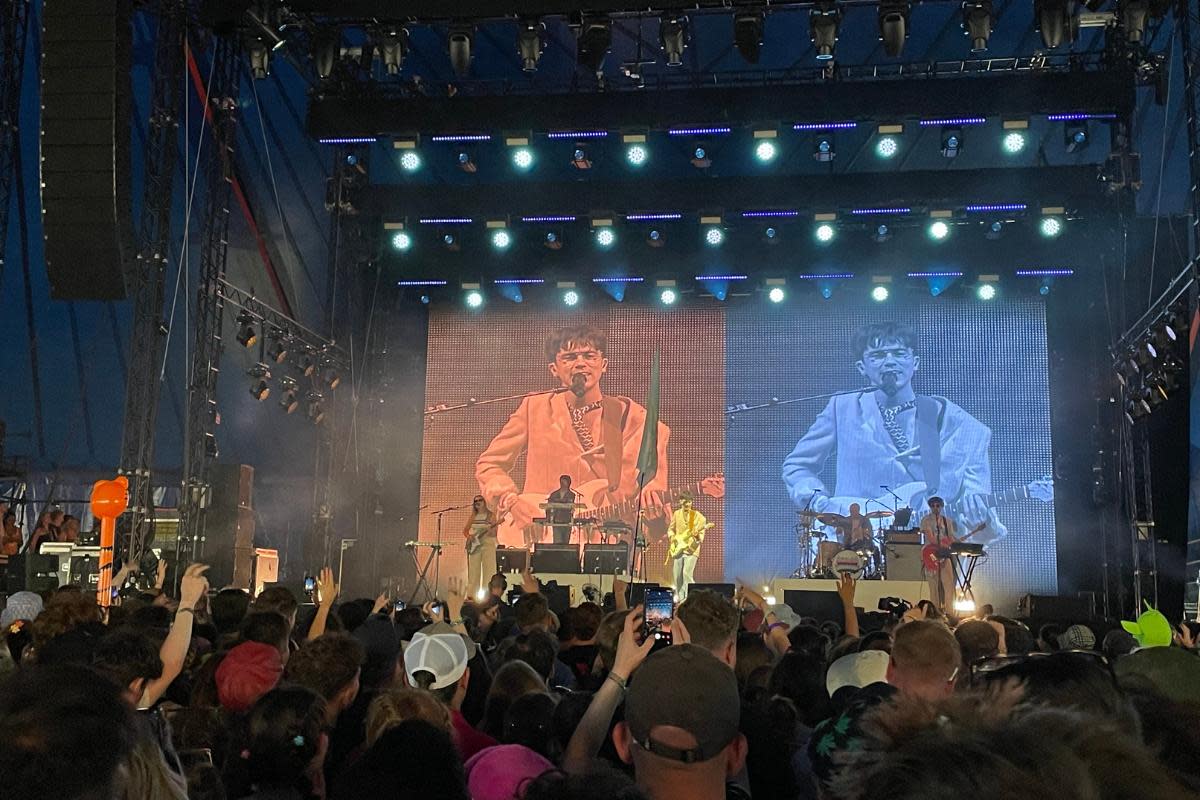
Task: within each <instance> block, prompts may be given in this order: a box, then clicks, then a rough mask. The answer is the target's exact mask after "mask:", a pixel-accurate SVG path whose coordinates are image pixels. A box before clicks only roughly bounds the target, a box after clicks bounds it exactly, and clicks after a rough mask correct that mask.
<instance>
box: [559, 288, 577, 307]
mask: <svg viewBox="0 0 1200 800" xmlns="http://www.w3.org/2000/svg"><path fill="white" fill-rule="evenodd" d="M562 301H563V305H565V306H577V305H579V292H577V291H575V290H574V289H568V290H567V291H565V292H563V296H562Z"/></svg>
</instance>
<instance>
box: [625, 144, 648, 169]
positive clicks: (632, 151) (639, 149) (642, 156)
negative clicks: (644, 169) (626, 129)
mask: <svg viewBox="0 0 1200 800" xmlns="http://www.w3.org/2000/svg"><path fill="white" fill-rule="evenodd" d="M649 157H650V152H649V151H648V150H647V149H646V146H645V145H644V144H631V145H629V146H628V147H627V148H625V160H626V161H628V162H629V165H630V166H633V167H640V166H642V165H643V164H645V163H646V159H648V158H649Z"/></svg>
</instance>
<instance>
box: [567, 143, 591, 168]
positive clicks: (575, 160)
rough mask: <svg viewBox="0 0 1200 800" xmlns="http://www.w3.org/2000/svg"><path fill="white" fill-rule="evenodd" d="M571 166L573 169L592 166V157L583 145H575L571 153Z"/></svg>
mask: <svg viewBox="0 0 1200 800" xmlns="http://www.w3.org/2000/svg"><path fill="white" fill-rule="evenodd" d="M571 166H573V167H575V169H591V168H592V159H591V157H590V156H589V155H588V151H587V148H585V147H584V146H583V145H581V144H577V145H575V150H574V151H573V152H572V153H571Z"/></svg>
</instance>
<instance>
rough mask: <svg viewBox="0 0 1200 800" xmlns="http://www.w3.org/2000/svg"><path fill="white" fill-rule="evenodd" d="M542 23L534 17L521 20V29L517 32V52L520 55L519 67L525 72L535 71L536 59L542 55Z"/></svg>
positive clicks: (536, 66)
mask: <svg viewBox="0 0 1200 800" xmlns="http://www.w3.org/2000/svg"><path fill="white" fill-rule="evenodd" d="M545 29H546V26H545V24H544V23H542V22H541V21H540V20H536V19H526V20H522V21H521V29H520V30H519V31H518V32H517V54H518V55H519V56H520V57H521V69H523V70H524V71H525V72H537V68H538V60H539V59H541V57H542V31H544V30H545Z"/></svg>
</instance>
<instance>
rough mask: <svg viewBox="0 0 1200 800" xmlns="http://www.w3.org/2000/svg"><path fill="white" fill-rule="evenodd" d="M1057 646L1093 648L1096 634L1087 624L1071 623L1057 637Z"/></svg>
mask: <svg viewBox="0 0 1200 800" xmlns="http://www.w3.org/2000/svg"><path fill="white" fill-rule="evenodd" d="M1058 646H1059V647H1061V648H1062V649H1064V650H1094V649H1095V648H1096V634H1094V633H1092V629H1091V628H1089V627H1088V626H1087V625H1072V626H1071V627H1069V628H1067V629H1066V631H1064V632H1063V634H1062V636H1059V637H1058Z"/></svg>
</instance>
